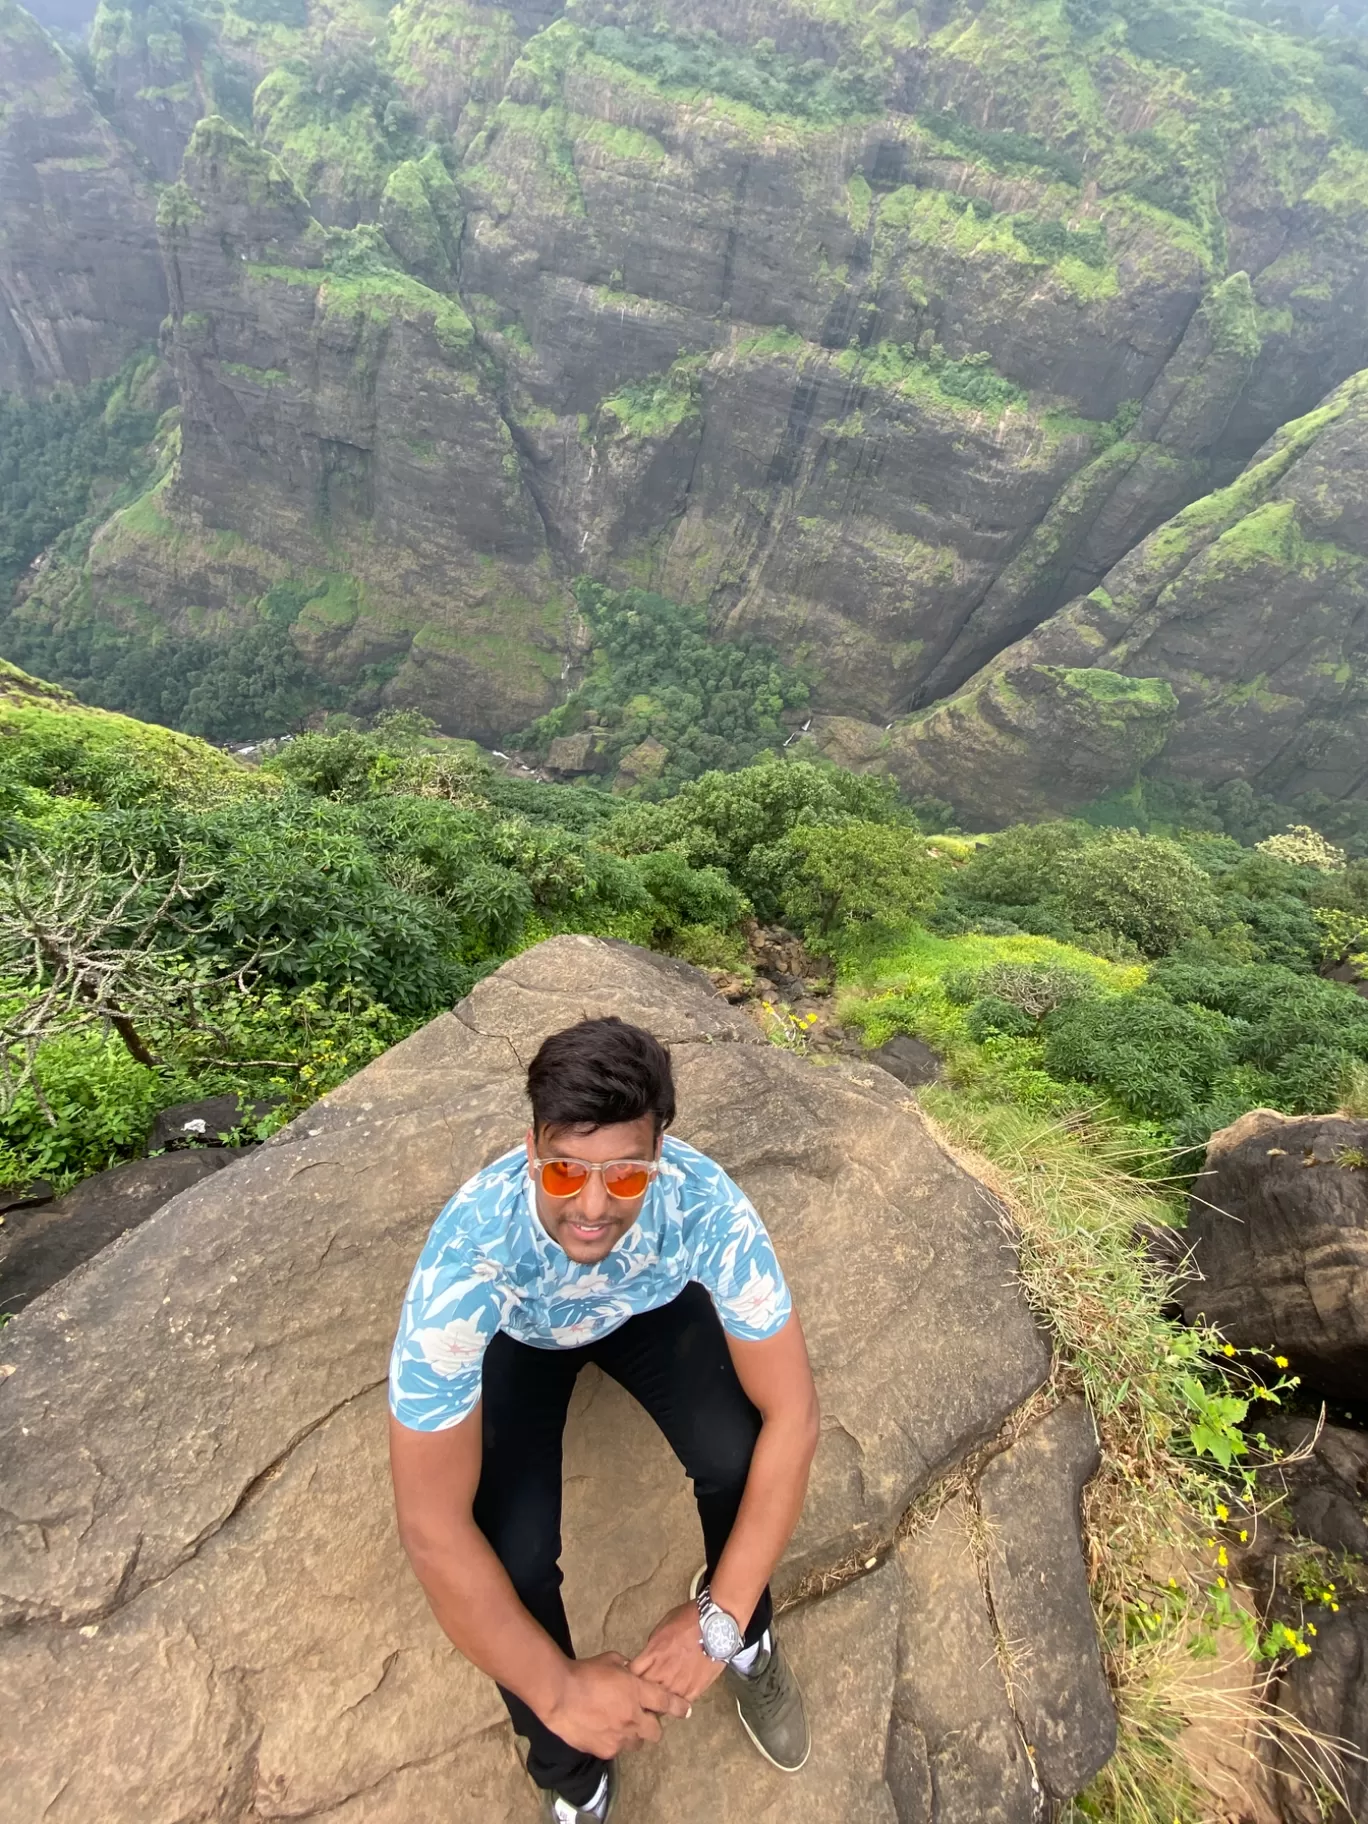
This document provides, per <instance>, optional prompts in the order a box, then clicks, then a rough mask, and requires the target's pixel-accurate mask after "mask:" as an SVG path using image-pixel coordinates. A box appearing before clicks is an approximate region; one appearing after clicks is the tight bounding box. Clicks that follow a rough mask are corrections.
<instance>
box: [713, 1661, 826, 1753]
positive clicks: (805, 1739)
mask: <svg viewBox="0 0 1368 1824" xmlns="http://www.w3.org/2000/svg"><path fill="white" fill-rule="evenodd" d="M769 1638H770V1650H769V1652H768V1653H766V1652H765V1651H764V1650H763V1649H762V1650H761V1653H760V1656H759V1658H758V1659H757V1660H756V1662H755V1668H754V1670H753V1671H752V1673H751V1675H750V1677H749V1678H747V1677H746V1676H745V1675H744V1674H743V1673H740V1672H737V1671H734V1670H733V1668H732V1667H731V1666H728V1667H727V1669H726V1671H725V1672H724V1673H723V1675H722V1676H723V1678H724V1679H725V1680H726V1684H727V1689H728V1691H730V1692H731V1694H732V1696H733V1697H734V1698H735V1699H736V1712H737V1715H738V1716H739V1717H740V1718H741V1721H742V1724H743V1725H744V1727H745V1731H746V1734H747V1735H748V1736H749V1737H750V1739H751V1740H752V1741H753V1742H754V1743H755V1745H756V1747H757V1748H758V1749H759V1750H760V1752H761V1754H763V1755H764V1757H765V1759H766V1760H767V1761H768V1762H769V1763H770V1765H771V1767H777V1768H778V1769H779V1771H780V1772H781V1773H797V1771H798V1769H799V1768H800V1767H801V1766H802V1765H803V1763H804V1762H805V1761H806V1760H807V1758H808V1755H809V1753H810V1752H811V1749H812V1736H811V1734H810V1732H809V1730H808V1721H807V1712H806V1711H805V1710H804V1708H803V1693H802V1692H801V1691H800V1690H799V1688H798V1680H797V1679H796V1678H795V1677H794V1676H793V1668H792V1666H790V1664H789V1663H788V1661H787V1659H785V1657H784V1649H783V1648H782V1647H781V1646H780V1645H779V1642H778V1640H777V1639H776V1638H775V1636H774V1635H773V1634H771V1635H770V1637H769Z"/></svg>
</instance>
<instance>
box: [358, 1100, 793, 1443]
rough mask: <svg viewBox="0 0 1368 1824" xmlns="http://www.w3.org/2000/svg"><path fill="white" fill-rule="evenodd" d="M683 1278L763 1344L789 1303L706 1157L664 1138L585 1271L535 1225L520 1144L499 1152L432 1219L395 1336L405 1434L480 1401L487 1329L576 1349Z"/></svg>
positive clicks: (760, 1241)
mask: <svg viewBox="0 0 1368 1824" xmlns="http://www.w3.org/2000/svg"><path fill="white" fill-rule="evenodd" d="M690 1280H697V1281H699V1283H700V1284H701V1285H703V1286H704V1287H705V1288H706V1290H707V1291H708V1292H709V1293H710V1294H711V1296H712V1300H713V1303H714V1304H715V1305H716V1306H717V1312H718V1316H719V1317H720V1318H721V1320H722V1324H723V1327H724V1328H725V1329H726V1330H727V1331H729V1332H730V1334H731V1335H732V1336H736V1337H741V1338H743V1339H745V1340H747V1341H751V1342H762V1341H763V1340H764V1339H765V1338H766V1337H770V1336H774V1335H775V1334H776V1333H777V1332H778V1331H780V1330H782V1329H783V1327H784V1325H785V1323H786V1322H787V1321H788V1316H789V1312H790V1310H791V1309H792V1300H791V1299H790V1297H789V1291H788V1287H787V1286H786V1285H785V1283H784V1276H783V1274H782V1272H781V1271H780V1269H779V1262H778V1261H777V1260H776V1259H775V1256H774V1249H773V1247H772V1246H771V1245H770V1238H769V1236H768V1234H767V1233H766V1232H765V1225H764V1223H762V1222H761V1220H760V1218H759V1217H758V1216H757V1215H756V1213H755V1210H754V1208H753V1207H752V1205H751V1203H750V1202H749V1200H748V1199H747V1197H746V1195H745V1193H744V1192H743V1191H742V1190H741V1189H740V1187H739V1186H738V1185H736V1184H733V1182H732V1180H731V1179H730V1178H729V1177H728V1176H727V1174H726V1173H725V1172H724V1171H723V1170H722V1168H721V1166H720V1165H714V1163H713V1161H712V1160H711V1159H709V1158H707V1157H706V1156H705V1155H704V1154H703V1153H700V1152H697V1151H695V1149H694V1148H693V1147H691V1146H687V1145H685V1143H684V1142H683V1141H682V1140H676V1139H674V1138H673V1137H672V1136H671V1135H668V1134H667V1135H666V1137H665V1142H664V1145H663V1147H662V1148H661V1156H660V1170H659V1171H658V1172H657V1173H656V1176H655V1178H654V1180H653V1181H652V1184H651V1188H650V1190H649V1191H648V1192H647V1194H646V1201H645V1203H644V1204H643V1205H642V1209H641V1214H640V1216H639V1217H638V1218H637V1220H636V1222H634V1223H633V1225H632V1227H631V1228H630V1229H629V1230H628V1231H627V1233H626V1234H625V1235H624V1236H623V1237H622V1239H621V1240H620V1241H619V1242H618V1244H617V1246H616V1247H615V1248H614V1249H613V1250H612V1252H611V1253H609V1254H608V1255H606V1256H605V1257H604V1259H602V1260H600V1261H597V1262H595V1263H594V1264H593V1265H587V1266H586V1265H580V1264H578V1263H577V1262H575V1261H572V1260H571V1259H570V1258H569V1256H568V1255H567V1254H566V1253H565V1252H564V1250H563V1249H562V1248H561V1247H560V1246H559V1245H558V1244H557V1243H556V1242H554V1241H552V1239H551V1237H550V1236H549V1235H548V1234H547V1232H546V1230H545V1229H544V1228H543V1227H542V1225H541V1222H540V1220H539V1219H538V1216H537V1209H536V1202H535V1199H534V1197H533V1192H532V1181H531V1176H530V1174H529V1172H528V1169H527V1155H526V1153H525V1152H524V1151H523V1149H522V1148H521V1147H519V1148H518V1150H517V1151H516V1152H512V1153H505V1154H504V1156H503V1158H502V1159H496V1160H495V1161H494V1163H493V1164H492V1165H487V1166H486V1167H485V1169H484V1170H483V1171H482V1172H477V1173H476V1174H475V1176H474V1177H473V1178H472V1179H470V1180H469V1181H468V1182H467V1183H466V1184H463V1185H462V1186H461V1188H460V1190H459V1191H457V1193H456V1195H455V1196H454V1197H453V1198H452V1199H451V1202H450V1203H448V1204H447V1206H446V1208H445V1209H444V1210H443V1211H442V1213H441V1215H440V1216H439V1217H438V1218H437V1220H436V1222H435V1223H434V1224H433V1225H432V1231H431V1233H430V1234H429V1236H428V1239H427V1245H426V1246H425V1247H424V1249H423V1252H422V1253H421V1254H420V1255H419V1257H418V1264H417V1266H416V1267H415V1268H414V1269H413V1278H412V1279H411V1280H410V1281H409V1289H408V1294H407V1296H406V1297H405V1300H404V1310H403V1315H402V1316H401V1318H400V1320H399V1334H398V1335H397V1336H396V1337H395V1339H394V1350H393V1353H392V1355H391V1357H390V1376H389V1397H390V1410H391V1411H392V1412H393V1413H394V1416H395V1418H397V1419H398V1420H399V1422H400V1424H401V1425H407V1426H408V1427H409V1428H410V1429H411V1430H413V1431H444V1430H445V1429H446V1428H447V1427H448V1426H449V1425H458V1424H459V1423H460V1422H461V1420H462V1419H463V1418H465V1417H466V1415H467V1414H468V1413H470V1412H471V1411H473V1410H474V1408H475V1406H476V1404H477V1403H478V1401H479V1398H480V1384H481V1383H480V1375H481V1362H482V1359H483V1357H484V1352H485V1350H486V1348H487V1347H488V1345H489V1340H490V1338H491V1337H492V1336H494V1334H495V1333H496V1332H497V1331H499V1330H506V1331H507V1332H508V1334H509V1335H510V1336H513V1337H516V1338H517V1340H518V1341H519V1342H522V1343H531V1344H532V1345H533V1347H534V1348H538V1349H570V1348H574V1347H575V1346H576V1345H578V1344H580V1343H589V1342H593V1341H595V1340H596V1339H597V1338H598V1337H601V1336H607V1335H608V1334H609V1332H610V1331H612V1330H616V1329H617V1328H618V1326H619V1325H620V1324H624V1323H626V1321H627V1319H628V1318H629V1317H634V1316H636V1315H637V1313H639V1312H642V1311H655V1310H658V1309H659V1307H660V1306H661V1305H667V1304H669V1302H670V1300H671V1299H673V1298H676V1297H678V1295H679V1294H680V1293H681V1292H682V1291H683V1290H684V1287H685V1286H686V1285H687V1284H688V1283H689V1281H690Z"/></svg>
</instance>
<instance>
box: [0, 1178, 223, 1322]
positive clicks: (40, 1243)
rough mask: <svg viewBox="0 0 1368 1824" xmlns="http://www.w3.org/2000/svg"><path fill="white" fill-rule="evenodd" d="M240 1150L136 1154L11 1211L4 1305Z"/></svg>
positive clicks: (2, 1257)
mask: <svg viewBox="0 0 1368 1824" xmlns="http://www.w3.org/2000/svg"><path fill="white" fill-rule="evenodd" d="M240 1157H241V1154H240V1153H238V1152H235V1151H233V1150H232V1149H230V1148H227V1147H214V1148H208V1147H206V1148H204V1149H202V1150H199V1151H195V1152H181V1153H174V1154H168V1155H167V1156H166V1157H165V1158H160V1159H131V1160H129V1161H128V1163H127V1164H126V1165H115V1166H111V1167H110V1169H109V1170H108V1171H107V1172H96V1173H95V1174H94V1176H93V1177H90V1178H86V1179H83V1180H82V1182H81V1183H80V1184H78V1185H77V1186H76V1188H75V1190H73V1191H68V1192H67V1194H66V1196H65V1197H58V1198H56V1199H55V1200H46V1199H45V1200H43V1201H42V1202H40V1203H38V1204H37V1205H36V1206H35V1207H33V1208H23V1207H20V1208H17V1209H14V1210H11V1211H10V1213H9V1214H8V1215H6V1217H5V1226H4V1229H3V1231H0V1312H4V1313H7V1314H8V1313H13V1312H15V1311H20V1310H22V1309H23V1307H24V1306H25V1305H27V1304H29V1303H30V1302H31V1301H32V1300H33V1299H35V1298H37V1297H38V1296H39V1294H40V1293H42V1292H46V1291H47V1290H48V1288H49V1287H50V1286H55V1285H56V1284H57V1282H58V1280H61V1279H65V1278H66V1276H67V1274H68V1273H74V1272H75V1270H76V1268H77V1267H79V1266H81V1265H82V1264H83V1263H84V1262H85V1261H87V1260H90V1259H91V1258H92V1256H94V1255H96V1254H98V1253H99V1252H100V1250H101V1249H102V1248H107V1247H108V1246H109V1244H110V1243H111V1242H112V1241H117V1240H118V1239H119V1237H120V1236H121V1235H124V1234H127V1233H128V1231H129V1230H130V1229H136V1228H138V1227H139V1225H140V1224H142V1223H144V1222H146V1221H147V1219H148V1218H149V1217H150V1216H153V1215H155V1214H156V1212H157V1211H158V1210H159V1209H160V1208H161V1207H162V1205H163V1204H164V1203H169V1202H170V1201H171V1199H172V1198H173V1197H177V1196H179V1195H180V1193H181V1192H182V1191H184V1190H188V1189H189V1187H190V1186H191V1185H192V1184H198V1183H199V1182H200V1180H201V1179H202V1178H210V1177H212V1176H213V1174H214V1173H215V1172H219V1171H222V1170H223V1168H224V1166H226V1165H232V1164H234V1163H235V1162H236V1161H237V1160H238V1159H239V1158H240Z"/></svg>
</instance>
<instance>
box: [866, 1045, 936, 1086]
mask: <svg viewBox="0 0 1368 1824" xmlns="http://www.w3.org/2000/svg"><path fill="white" fill-rule="evenodd" d="M868 1057H869V1061H870V1063H871V1064H877V1065H878V1066H879V1067H880V1069H882V1070H886V1071H887V1072H888V1074H889V1075H890V1076H891V1077H896V1078H897V1079H898V1081H899V1083H906V1084H907V1086H908V1088H909V1089H916V1088H918V1087H920V1085H921V1084H923V1083H939V1082H940V1080H941V1077H942V1076H943V1075H944V1066H943V1061H942V1059H941V1057H940V1056H939V1054H938V1053H937V1052H934V1051H932V1049H931V1047H930V1046H929V1045H928V1044H927V1043H926V1041H925V1040H924V1039H914V1038H912V1037H911V1036H910V1035H909V1034H908V1033H905V1032H896V1033H894V1035H893V1037H892V1038H891V1039H889V1040H887V1041H886V1043H884V1044H883V1045H879V1046H877V1047H876V1048H875V1049H874V1050H873V1051H871V1052H870V1053H869V1054H868Z"/></svg>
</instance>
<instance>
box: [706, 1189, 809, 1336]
mask: <svg viewBox="0 0 1368 1824" xmlns="http://www.w3.org/2000/svg"><path fill="white" fill-rule="evenodd" d="M709 1164H711V1161H709ZM709 1177H710V1179H711V1180H712V1182H710V1183H709V1184H708V1185H707V1187H706V1193H707V1208H706V1210H705V1211H704V1212H703V1213H702V1214H701V1217H700V1220H699V1223H698V1235H697V1243H696V1246H695V1252H694V1277H695V1278H696V1279H697V1280H698V1281H699V1282H700V1283H701V1284H702V1285H703V1286H704V1287H706V1289H707V1291H708V1292H709V1293H711V1295H712V1301H713V1303H714V1304H715V1305H716V1306H717V1315H718V1316H719V1317H720V1318H721V1320H722V1328H723V1329H724V1330H725V1331H726V1332H727V1334H728V1335H729V1336H735V1337H739V1338H740V1339H741V1341H742V1342H748V1343H763V1342H764V1341H765V1340H766V1339H767V1338H768V1337H771V1336H777V1335H778V1333H779V1332H780V1331H781V1330H782V1329H783V1327H784V1325H785V1324H786V1323H787V1322H788V1320H789V1316H790V1314H791V1312H792V1310H793V1300H792V1298H791V1297H790V1295H789V1289H788V1286H787V1284H786V1282H785V1280H784V1275H783V1272H782V1271H781V1269H780V1266H779V1261H778V1258H777V1257H776V1255H775V1252H774V1246H773V1244H772V1243H771V1241H770V1238H769V1233H768V1231H767V1230H766V1228H765V1225H764V1223H763V1222H761V1220H760V1218H759V1216H758V1215H757V1214H756V1211H755V1207H754V1205H753V1204H752V1203H751V1201H750V1199H749V1198H748V1197H747V1196H746V1194H745V1192H744V1191H743V1190H742V1189H741V1187H740V1186H739V1185H737V1184H734V1183H733V1182H732V1180H731V1179H730V1178H728V1176H727V1174H726V1173H725V1172H724V1171H723V1170H722V1168H721V1167H720V1166H713V1167H712V1172H711V1173H710V1174H709Z"/></svg>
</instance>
